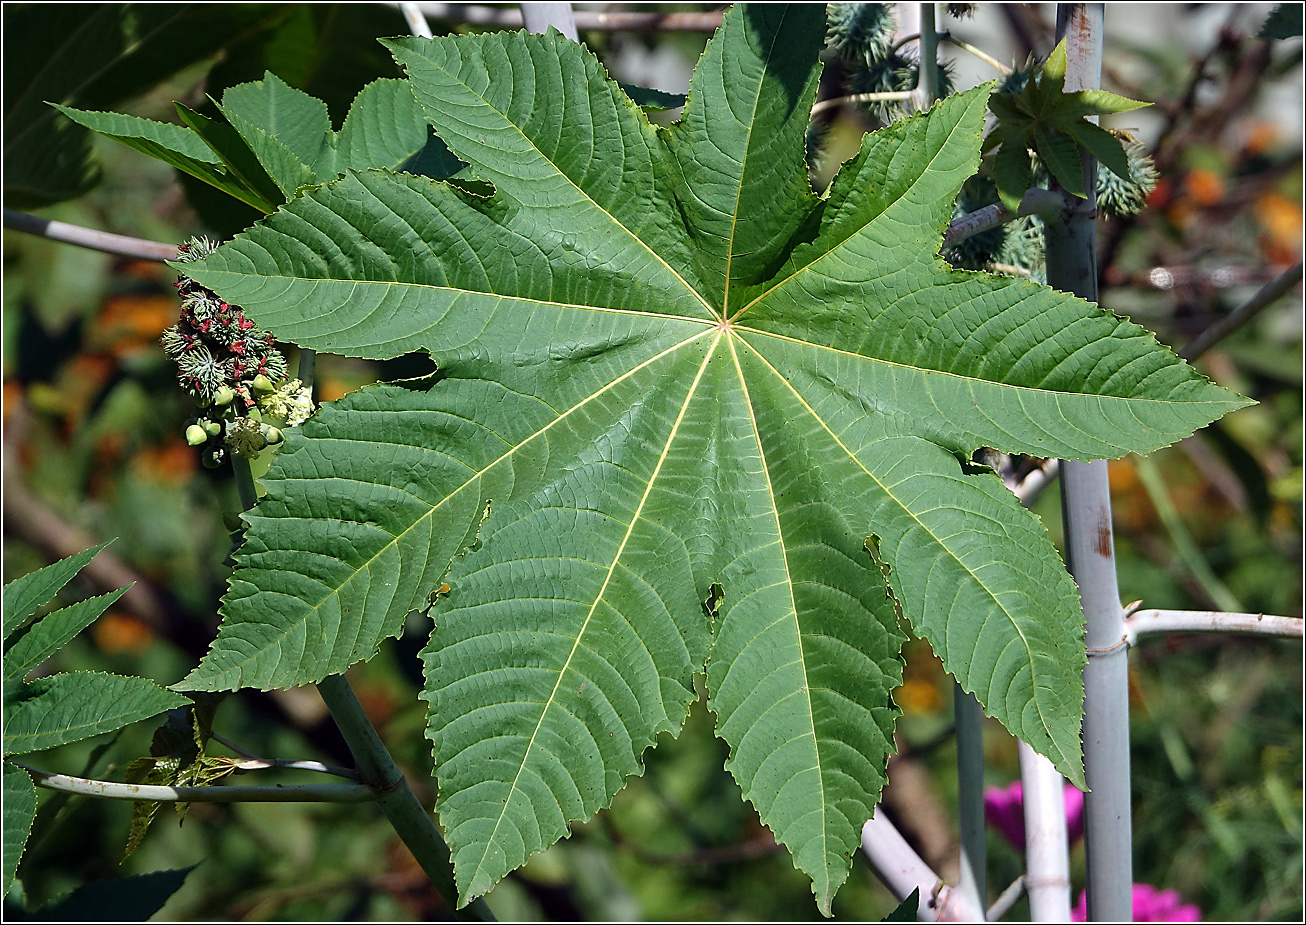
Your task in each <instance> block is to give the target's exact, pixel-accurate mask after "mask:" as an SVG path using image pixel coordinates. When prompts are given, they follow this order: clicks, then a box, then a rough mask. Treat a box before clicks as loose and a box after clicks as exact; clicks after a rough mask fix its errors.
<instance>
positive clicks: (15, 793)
mask: <svg viewBox="0 0 1306 925" xmlns="http://www.w3.org/2000/svg"><path fill="white" fill-rule="evenodd" d="M34 818H36V785H35V784H33V783H32V778H31V777H30V776H29V775H28V773H27V772H26V771H24V770H23V769H22V768H16V767H14V766H13V765H12V764H10V763H9V762H7V761H6V762H5V766H4V833H3V834H4V842H3V848H4V887H3V889H2V890H0V896H4V895H8V893H9V887H10V886H11V885H12V884H13V882H14V873H15V872H16V871H17V870H18V862H19V861H20V860H22V857H23V848H25V847H26V846H27V836H28V834H29V833H30V832H31V830H32V820H33V819H34Z"/></svg>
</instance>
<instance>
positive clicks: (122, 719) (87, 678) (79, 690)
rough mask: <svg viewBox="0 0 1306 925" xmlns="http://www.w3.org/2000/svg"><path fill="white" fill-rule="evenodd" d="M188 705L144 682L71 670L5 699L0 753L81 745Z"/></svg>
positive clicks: (140, 679) (22, 753)
mask: <svg viewBox="0 0 1306 925" xmlns="http://www.w3.org/2000/svg"><path fill="white" fill-rule="evenodd" d="M185 703H187V700H186V698H185V697H183V696H181V695H180V694H174V693H173V692H172V691H168V690H164V689H163V688H161V687H159V685H157V684H155V683H154V682H153V681H150V680H148V679H146V678H125V677H121V676H119V675H112V674H104V673H103V672H99V671H70V672H67V673H65V674H57V675H52V676H51V677H48V678H40V679H38V680H36V681H33V682H32V683H31V684H26V685H24V686H23V687H22V689H21V690H19V691H17V692H16V693H14V694H11V695H8V696H6V697H5V703H4V753H5V755H6V756H8V755H25V754H27V753H28V752H39V751H42V750H43V749H47V748H54V747H55V746H56V745H65V744H67V743H69V742H80V741H81V740H82V739H89V738H90V737H91V736H94V735H99V734H100V733H102V732H112V731H113V730H115V729H120V728H122V727H123V726H126V725H127V724H128V723H134V722H136V721H137V720H141V719H148V718H149V717H151V716H156V715H157V714H159V713H162V712H163V711H164V710H168V709H171V708H172V707H179V706H182V705H183V704H185Z"/></svg>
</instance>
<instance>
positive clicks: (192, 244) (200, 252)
mask: <svg viewBox="0 0 1306 925" xmlns="http://www.w3.org/2000/svg"><path fill="white" fill-rule="evenodd" d="M217 249H218V245H217V243H216V242H214V241H210V240H209V239H208V238H206V237H204V236H203V235H200V236H199V237H197V238H191V239H190V240H189V241H187V242H186V243H185V244H183V245H181V247H179V248H177V262H178V263H189V262H190V261H192V260H203V259H204V258H205V257H207V256H208V255H209V254H211V253H213V252H214V251H215V250H217Z"/></svg>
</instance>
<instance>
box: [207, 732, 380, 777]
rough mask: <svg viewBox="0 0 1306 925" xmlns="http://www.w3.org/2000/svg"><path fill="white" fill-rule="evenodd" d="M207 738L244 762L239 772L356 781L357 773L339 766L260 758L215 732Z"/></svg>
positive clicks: (316, 762)
mask: <svg viewBox="0 0 1306 925" xmlns="http://www.w3.org/2000/svg"><path fill="white" fill-rule="evenodd" d="M209 738H210V739H212V740H213V741H214V742H217V743H218V744H219V745H223V746H225V747H227V748H229V749H231V750H232V751H233V752H235V753H236V754H237V755H240V756H241V757H242V758H244V759H245V760H244V761H243V762H241V763H240V764H238V765H237V769H238V770H241V771H257V770H262V769H265V768H283V769H285V770H290V771H319V772H321V773H323V774H333V775H335V776H336V777H344V778H347V779H348V780H358V772H357V771H355V770H354V769H353V768H342V767H340V766H339V765H334V764H326V763H324V762H321V761H301V760H298V759H295V758H262V757H260V756H258V755H255V754H254V753H253V752H251V751H248V750H246V749H244V748H241V747H240V746H239V745H237V744H236V743H235V742H233V741H231V740H230V739H228V738H227V737H226V736H221V735H218V734H217V733H216V732H210V733H209Z"/></svg>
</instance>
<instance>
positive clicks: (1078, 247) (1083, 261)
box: [1046, 3, 1133, 921]
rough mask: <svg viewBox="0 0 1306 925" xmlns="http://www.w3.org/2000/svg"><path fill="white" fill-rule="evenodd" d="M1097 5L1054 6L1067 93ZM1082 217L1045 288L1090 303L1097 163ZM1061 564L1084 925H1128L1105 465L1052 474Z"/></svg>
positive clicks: (1058, 229)
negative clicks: (1081, 632) (1079, 650)
mask: <svg viewBox="0 0 1306 925" xmlns="http://www.w3.org/2000/svg"><path fill="white" fill-rule="evenodd" d="M1102 15H1103V8H1102V5H1101V4H1078V3H1075V4H1061V5H1059V6H1058V7H1057V35H1058V37H1063V36H1064V37H1065V39H1066V54H1067V60H1068V64H1067V68H1066V86H1065V89H1066V90H1067V91H1068V92H1073V91H1075V90H1085V89H1096V88H1097V87H1099V86H1100V84H1101V74H1102ZM1084 166H1085V168H1086V169H1085V171H1084V188H1085V189H1086V190H1087V191H1088V194H1089V200H1088V203H1087V206H1088V208H1087V209H1085V210H1075V211H1073V212H1070V213H1068V214H1067V215H1066V217H1065V218H1064V219H1063V220H1062V221H1059V222H1052V223H1049V224H1048V225H1047V226H1046V228H1047V273H1048V284H1049V285H1051V286H1053V287H1055V288H1057V289H1062V290H1065V291H1067V292H1073V293H1074V294H1075V295H1078V296H1080V297H1082V298H1085V299H1088V300H1090V301H1094V302H1096V301H1097V256H1096V252H1095V240H1094V228H1093V218H1092V209H1093V207H1094V205H1095V203H1094V197H1093V190H1094V185H1095V178H1096V166H1097V165H1096V162H1094V161H1093V160H1092V158H1089V157H1085V158H1084ZM1061 510H1062V517H1063V520H1064V524H1065V535H1066V560H1067V564H1068V565H1069V567H1070V572H1071V574H1072V575H1073V576H1074V577H1075V581H1076V582H1077V583H1078V584H1079V595H1080V600H1081V601H1082V603H1083V605H1084V616H1085V618H1086V620H1087V632H1086V634H1085V639H1086V643H1087V648H1088V664H1087V666H1086V667H1085V668H1084V773H1085V777H1086V778H1087V781H1088V787H1089V790H1090V792H1089V793H1088V795H1087V796H1086V798H1085V804H1084V806H1085V813H1084V824H1085V844H1086V848H1087V860H1088V917H1089V920H1090V921H1113V920H1114V921H1129V920H1130V918H1131V916H1132V906H1133V903H1132V892H1133V890H1132V887H1133V856H1132V848H1133V845H1132V827H1131V820H1130V808H1129V662H1128V651H1129V650H1128V647H1127V646H1126V645H1125V638H1124V635H1125V633H1124V609H1123V608H1122V607H1121V606H1120V592H1119V590H1118V588H1117V584H1116V568H1115V549H1114V538H1113V535H1112V529H1111V495H1110V491H1109V489H1108V486H1107V465H1106V461H1105V460H1096V461H1094V462H1090V463H1081V462H1071V461H1063V462H1062V464H1061Z"/></svg>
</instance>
